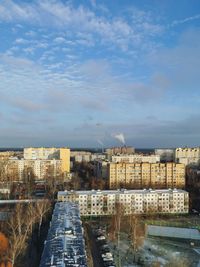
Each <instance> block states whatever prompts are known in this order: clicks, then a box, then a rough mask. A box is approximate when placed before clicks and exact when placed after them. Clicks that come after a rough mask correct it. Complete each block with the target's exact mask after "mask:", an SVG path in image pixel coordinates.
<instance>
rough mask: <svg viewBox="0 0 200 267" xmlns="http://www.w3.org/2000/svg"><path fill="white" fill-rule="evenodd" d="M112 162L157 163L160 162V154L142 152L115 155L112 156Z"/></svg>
mask: <svg viewBox="0 0 200 267" xmlns="http://www.w3.org/2000/svg"><path fill="white" fill-rule="evenodd" d="M111 162H116V163H118V162H127V163H141V162H148V163H157V162H160V156H159V155H142V154H133V155H128V154H124V155H114V156H112V157H111Z"/></svg>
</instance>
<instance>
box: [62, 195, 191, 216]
mask: <svg viewBox="0 0 200 267" xmlns="http://www.w3.org/2000/svg"><path fill="white" fill-rule="evenodd" d="M58 201H75V202H76V203H78V204H79V208H80V213H81V215H83V216H89V215H93V216H94V215H96V216H99V215H113V214H116V213H117V212H118V211H119V209H121V210H122V212H123V213H124V214H125V215H128V214H143V213H188V210H189V206H188V205H189V200H188V193H187V192H186V191H183V190H120V191H117V190H112V191H111V190H104V191H100V190H97V191H95V190H91V191H73V192H71V191H64V192H59V193H58Z"/></svg>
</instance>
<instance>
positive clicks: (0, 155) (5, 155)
mask: <svg viewBox="0 0 200 267" xmlns="http://www.w3.org/2000/svg"><path fill="white" fill-rule="evenodd" d="M15 154H16V152H15V151H0V160H8V159H9V158H10V157H14V156H15Z"/></svg>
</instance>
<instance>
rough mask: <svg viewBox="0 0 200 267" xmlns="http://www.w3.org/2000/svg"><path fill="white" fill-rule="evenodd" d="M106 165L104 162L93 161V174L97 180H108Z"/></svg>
mask: <svg viewBox="0 0 200 267" xmlns="http://www.w3.org/2000/svg"><path fill="white" fill-rule="evenodd" d="M108 164H109V161H106V160H95V161H94V174H95V176H96V177H97V178H103V179H106V178H108Z"/></svg>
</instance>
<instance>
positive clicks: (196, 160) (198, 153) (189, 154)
mask: <svg viewBox="0 0 200 267" xmlns="http://www.w3.org/2000/svg"><path fill="white" fill-rule="evenodd" d="M175 161H176V162H178V163H183V164H185V165H189V164H191V165H199V164H200V147H193V148H191V147H184V148H176V150H175Z"/></svg>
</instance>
